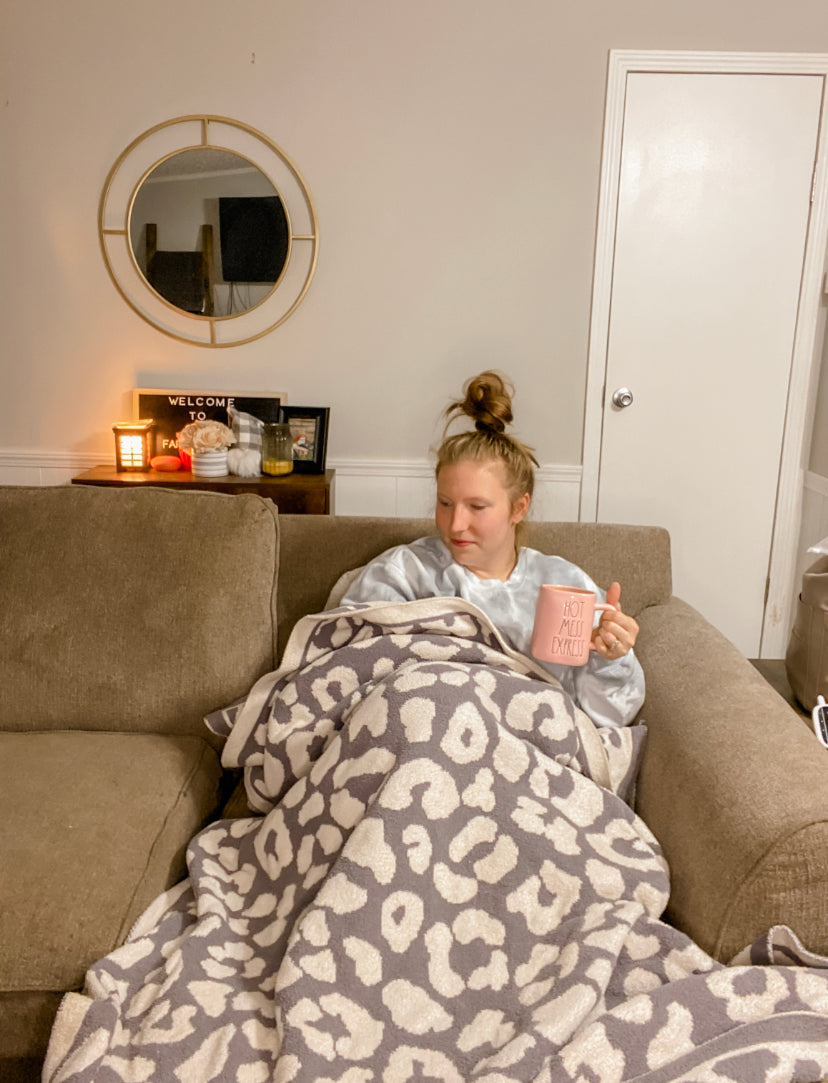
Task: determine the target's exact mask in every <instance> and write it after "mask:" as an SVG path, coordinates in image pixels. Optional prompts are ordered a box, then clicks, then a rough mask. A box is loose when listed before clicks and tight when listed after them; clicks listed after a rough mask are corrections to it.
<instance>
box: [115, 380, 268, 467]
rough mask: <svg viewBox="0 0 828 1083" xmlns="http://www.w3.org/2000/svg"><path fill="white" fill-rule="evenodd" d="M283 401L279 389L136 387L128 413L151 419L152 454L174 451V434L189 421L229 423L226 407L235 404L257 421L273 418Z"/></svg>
mask: <svg viewBox="0 0 828 1083" xmlns="http://www.w3.org/2000/svg"><path fill="white" fill-rule="evenodd" d="M286 402H287V395H286V394H285V393H284V392H282V391H203V390H199V391H187V390H181V389H177V388H159V387H136V388H134V389H133V392H132V413H133V417H134V418H135V419H136V420H137V419H139V418H152V419H153V421H154V422H155V428H154V430H153V431H154V437H153V441H154V445H155V447H154V451H153V455H176V454H178V433H179V432H181V430H182V429H183V428H184V426H185V425H189V423H190V422H191V421H204V420H208V419H209V420H211V421H221V422H223V423H224V424H225V425H228V424H229V421H228V417H227V407H228V406H235V408H236V409H237V410H241V411H242V412H243V413H246V414H252V415H253V417H257V418H259V420H260V421H277V420H278V418H279V410H280V408H281V407H283V406H284V405H285V403H286Z"/></svg>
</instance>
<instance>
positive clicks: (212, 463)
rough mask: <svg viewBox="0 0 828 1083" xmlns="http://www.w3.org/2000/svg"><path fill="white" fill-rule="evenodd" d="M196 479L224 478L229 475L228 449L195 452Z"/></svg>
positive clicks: (194, 472) (194, 469)
mask: <svg viewBox="0 0 828 1083" xmlns="http://www.w3.org/2000/svg"><path fill="white" fill-rule="evenodd" d="M192 458H193V477H194V478H223V477H224V476H225V475H226V474H227V473H229V471H228V469H227V448H217V449H216V450H215V451H193V452H192Z"/></svg>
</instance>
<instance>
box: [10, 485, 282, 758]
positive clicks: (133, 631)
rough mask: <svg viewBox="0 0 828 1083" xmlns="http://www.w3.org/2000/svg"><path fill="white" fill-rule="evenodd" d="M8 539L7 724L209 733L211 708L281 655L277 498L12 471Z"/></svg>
mask: <svg viewBox="0 0 828 1083" xmlns="http://www.w3.org/2000/svg"><path fill="white" fill-rule="evenodd" d="M205 501H206V503H205ZM0 552H2V554H3V563H2V568H0V613H2V614H3V623H4V632H5V634H3V635H2V636H0V671H2V673H3V683H4V687H3V702H2V707H0V710H2V716H0V728H2V729H4V730H9V729H21V730H30V729H85V730H90V729H105V730H108V729H111V728H113V722H115V724H116V728H118V729H123V730H130V731H139V730H140V731H143V732H155V733H189V734H193V735H195V736H198V737H202V738H203V737H204V732H203V731H204V726H203V724H202V718H203V716H204V715H205V714H206V713H207V712H208V711H210V710H212V709H213V708H214V707H215V705H216V703H221V702H223V701H224V700H225V699H226V696H227V692H228V691H230V693H231V696H235V695H243V694H244V693H245V692H246V691H247V689H248V688H249V686H250V682H251V680H253V679H255V677H256V676H258V675H259V674H260V673H262V672H264V671H266V670H267V669H269V668H271V667H272V665H273V660H274V650H275V639H274V636H273V606H274V605H275V598H276V568H277V564H278V532H277V529H276V512H275V508H274V506H273V504H272V503H270V502H269V501H265V500H261V499H260V498H257V497H255V496H242V497H239V498H236V497H231V496H223V495H220V494H214V493H198V492H187V493H180V494H177V493H173V492H168V491H167V490H164V489H152V490H148V489H142V490H138V491H132V490H125V489H124V490H121V489H98V488H95V487H93V486H73V487H60V488H43V489H29V488H15V487H0Z"/></svg>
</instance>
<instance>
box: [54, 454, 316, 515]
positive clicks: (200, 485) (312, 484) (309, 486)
mask: <svg viewBox="0 0 828 1083" xmlns="http://www.w3.org/2000/svg"><path fill="white" fill-rule="evenodd" d="M335 475H336V471H335V470H326V471H325V473H324V474H284V475H283V476H282V477H270V476H268V475H266V474H260V475H259V477H255V478H240V477H236V476H235V475H232V474H229V475H227V477H223V478H194V477H193V475H192V474H190V473H189V472H188V471H186V470H173V471H161V470H147V471H145V472H144V471H138V470H125V471H122V472H121V473H118V471H117V470H116V469H115V467H114V466H93V467H92V469H91V470H85V471H84V472H83V473H82V474H77V475H76V476H75V477H73V478H72V484H73V485H109V486H115V487H118V488H122V489H129V488H132V487H134V486H138V485H156V486H161V487H163V488H165V489H202V490H205V491H208V492H213V493H232V494H235V493H257V494H258V495H259V496H264V497H267V499H268V500H272V501H273V502H274V504H276V505H277V506H278V508H279V510H280V511H282V512H284V513H285V514H286V515H287V514H290V515H331V514H333V494H334V480H335Z"/></svg>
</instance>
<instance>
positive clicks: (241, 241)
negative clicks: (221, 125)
mask: <svg viewBox="0 0 828 1083" xmlns="http://www.w3.org/2000/svg"><path fill="white" fill-rule="evenodd" d="M129 238H130V247H131V250H132V254H133V257H134V259H135V262H136V264H137V265H138V267H139V269H140V271H141V274H142V275H143V276H144V278H145V280H146V281H147V283H148V284H149V286H150V287H151V288H152V289H153V290H155V292H156V293H158V294H159V295H160V296H161V297H163V298H164V299H165V300H166V301H167V302H168V303H169V304H171V305H173V306H174V307H175V308H177V309H180V310H181V311H182V312H187V313H189V314H191V315H200V316H205V317H211V318H222V317H229V316H233V315H237V314H239V313H242V312H246V311H248V310H249V309H251V308H255V307H256V305H258V304H260V303H261V302H262V301H264V300H265V299H266V298H267V297H268V296H269V295H270V294H271V293H272V292H273V290H274V289H275V288H276V286H277V285H278V283H279V281H280V279H281V277H282V275H283V274H284V272H285V269H286V267H287V263H288V258H289V255H290V243H291V238H290V225H289V222H288V219H287V214H286V212H285V208H284V205H283V202H282V200H281V198H280V196H279V193H278V191H277V190H276V188H275V187H274V185H273V184H272V182H271V181H270V179H269V178H268V177H267V176H266V175H265V174H264V173H262V172H261V170H260V169H259V168H258V167H257V166H255V165H254V164H253V163H252V162H250V161H249V160H248V159H247V158H244V157H242V156H241V155H239V154H235V153H233V152H231V151H227V150H221V149H218V148H214V147H198V148H195V149H190V150H184V151H181V152H179V153H177V154H173V155H171V156H170V157H169V158H166V159H164V160H163V161H162V162H160V163H159V164H158V165H157V166H155V168H153V169H152V170H151V171H150V172H149V173H148V175H147V176H146V177H145V179H144V181H143V182H142V184H141V185H140V187H139V189H138V191H137V193H136V195H135V198H134V200H133V204H132V209H131V212H130V217H129Z"/></svg>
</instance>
